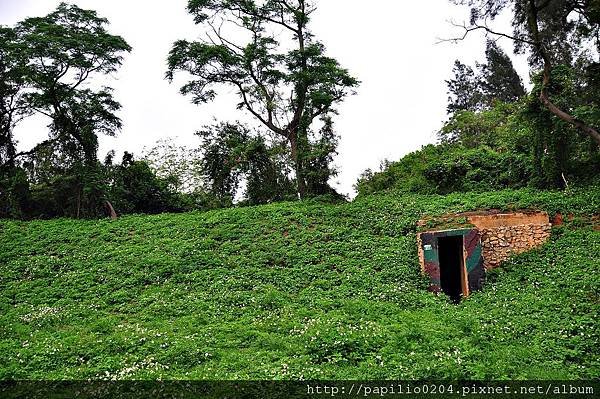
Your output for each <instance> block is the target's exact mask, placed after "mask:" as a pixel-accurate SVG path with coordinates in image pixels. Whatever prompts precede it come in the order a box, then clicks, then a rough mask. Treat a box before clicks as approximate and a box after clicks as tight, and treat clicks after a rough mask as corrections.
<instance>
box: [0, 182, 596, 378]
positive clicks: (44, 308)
mask: <svg viewBox="0 0 600 399" xmlns="http://www.w3.org/2000/svg"><path fill="white" fill-rule="evenodd" d="M521 207H539V208H541V209H545V210H548V211H550V212H555V211H563V212H565V213H574V214H575V216H576V217H575V219H574V220H573V221H572V222H571V223H569V224H568V225H566V226H562V227H560V228H555V229H554V230H553V236H552V240H551V242H549V243H548V244H547V245H545V246H544V247H543V248H541V249H539V250H536V251H533V252H530V253H528V254H524V255H522V256H519V257H517V258H515V259H514V260H512V261H511V262H509V263H507V264H506V265H505V267H504V268H502V269H501V270H498V271H496V272H494V273H492V274H490V275H489V276H488V283H487V285H486V287H485V290H484V291H482V292H478V293H476V294H474V295H472V296H471V297H470V298H468V299H467V300H465V301H464V302H463V303H462V304H460V305H458V306H455V305H451V304H449V303H448V302H447V301H446V299H445V297H443V296H440V297H435V296H434V295H433V294H430V293H428V292H427V291H426V288H427V281H426V280H425V279H424V278H423V277H422V276H420V273H419V267H418V261H417V251H416V244H415V223H416V221H417V220H418V219H419V217H420V216H422V215H424V214H430V215H436V214H442V213H445V212H449V211H464V210H474V209H478V208H521ZM599 211H600V190H599V189H593V190H589V191H587V192H579V193H576V194H564V193H547V192H535V191H505V192H498V193H493V194H461V195H449V196H446V197H441V196H394V195H393V194H388V195H381V196H372V197H367V198H363V199H361V200H358V201H356V202H354V203H351V204H344V205H323V204H319V203H303V204H296V203H287V204H276V205H270V206H263V207H255V208H242V209H229V210H223V211H214V212H208V213H188V214H178V215H160V216H131V217H124V218H121V219H119V220H117V221H108V220H106V221H73V220H54V221H35V222H28V223H22V222H9V221H0V288H1V289H0V379H3V378H23V379H24V378H35V379H38V378H39V379H41V378H44V379H63V378H68V379H82V378H118V379H145V378H157V377H161V378H165V379H168V378H175V379H238V378H239V379H263V378H264V379H272V378H274V379H297V378H336V379H338V378H339V379H352V378H373V379H375V378H390V379H391V378H402V379H413V378H468V379H488V378H518V379H535V378H541V379H570V378H592V377H593V378H598V377H599V376H600V361H599V359H600V357H599V354H600V353H599V349H598V348H600V331H599V326H598V316H599V315H600V293H599V288H600V279H599V277H598V276H599V274H598V271H599V270H598V269H599V260H598V257H599V254H600V231H596V230H595V229H594V227H593V226H590V225H588V224H587V223H586V220H587V217H586V216H587V215H591V214H597V213H598V212H599ZM578 216H581V218H580V217H578Z"/></svg>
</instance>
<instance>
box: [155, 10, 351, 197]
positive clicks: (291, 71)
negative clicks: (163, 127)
mask: <svg viewBox="0 0 600 399" xmlns="http://www.w3.org/2000/svg"><path fill="white" fill-rule="evenodd" d="M188 11H189V12H190V13H191V14H192V15H194V17H195V21H196V23H197V24H200V25H202V26H203V27H204V28H205V29H206V36H207V37H206V39H204V40H201V41H196V42H188V41H185V40H180V41H177V42H176V43H175V44H174V45H173V48H172V50H171V52H170V54H169V59H168V63H169V68H168V72H167V78H168V79H171V80H172V79H173V77H174V74H175V73H176V72H178V71H185V72H188V73H189V74H191V75H192V76H193V80H191V81H190V82H188V83H187V84H185V85H184V86H183V87H182V88H181V92H182V93H183V94H191V95H193V102H194V103H197V104H199V103H204V102H207V101H210V100H212V99H214V98H215V96H216V91H215V90H216V87H217V86H219V85H223V86H229V87H233V88H234V89H235V90H236V92H237V94H238V96H239V98H240V103H239V104H238V108H239V109H245V110H246V111H247V112H249V113H250V114H251V115H252V116H253V117H254V118H256V120H258V121H259V122H260V123H261V124H262V125H264V126H265V127H266V128H268V129H269V130H270V131H271V132H273V133H275V134H277V135H279V136H280V137H282V138H283V139H285V140H287V141H288V143H289V146H290V154H291V157H292V159H293V162H294V165H295V174H296V181H297V191H298V195H299V196H300V197H301V198H304V197H306V196H307V195H310V194H311V193H310V192H309V188H308V184H307V181H306V176H307V169H308V168H309V165H308V164H307V157H308V154H309V153H310V146H311V143H310V141H309V129H310V126H311V124H312V123H313V121H314V120H315V119H316V118H319V117H321V116H325V115H331V114H334V113H335V105H336V104H337V103H339V102H341V101H342V100H343V99H344V98H345V97H346V96H347V95H349V94H351V93H352V92H353V88H355V87H356V86H357V85H358V81H357V80H356V79H355V78H353V77H352V76H351V75H350V74H349V72H348V71H347V70H346V69H344V68H342V67H341V66H340V65H339V63H338V62H337V61H336V60H335V59H333V58H331V57H328V56H326V55H325V46H324V45H323V44H322V43H321V42H319V41H318V40H316V39H315V37H314V36H313V34H312V33H311V32H310V29H309V28H308V24H309V22H310V16H311V14H312V13H313V12H314V11H315V7H314V5H313V4H312V1H310V0H266V1H256V0H190V1H189V2H188ZM241 38H244V40H242V39H241ZM236 39H237V40H236Z"/></svg>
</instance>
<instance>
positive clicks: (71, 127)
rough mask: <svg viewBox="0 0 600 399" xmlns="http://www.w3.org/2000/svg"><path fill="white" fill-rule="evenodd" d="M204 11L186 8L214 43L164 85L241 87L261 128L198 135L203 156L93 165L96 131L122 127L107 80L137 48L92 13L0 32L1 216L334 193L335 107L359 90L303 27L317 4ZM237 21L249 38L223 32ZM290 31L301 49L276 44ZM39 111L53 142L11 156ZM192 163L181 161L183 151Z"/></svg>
mask: <svg viewBox="0 0 600 399" xmlns="http://www.w3.org/2000/svg"><path fill="white" fill-rule="evenodd" d="M217 3H219V2H198V1H195V0H190V1H189V3H188V11H189V12H190V13H191V14H192V15H193V16H194V18H195V20H196V23H197V24H198V25H199V26H200V27H202V28H203V29H204V30H205V33H207V35H208V38H207V39H205V40H203V41H198V42H187V41H177V42H176V43H174V44H173V49H172V50H171V52H170V54H169V55H168V65H167V68H168V70H167V73H166V77H167V79H169V80H172V79H173V77H174V76H175V75H176V74H177V73H179V72H187V75H188V76H189V77H191V80H190V81H189V82H188V83H187V84H185V85H184V86H183V87H182V88H181V93H182V94H184V95H188V94H189V95H191V96H192V101H193V102H194V103H196V104H201V103H204V102H207V101H211V100H212V99H214V98H215V96H216V89H217V87H219V86H229V87H230V88H233V89H234V90H235V91H236V92H237V94H238V96H239V99H240V103H239V104H235V105H236V106H237V109H238V110H241V111H245V112H247V113H248V114H250V115H251V116H252V117H254V118H255V120H256V121H257V122H258V123H259V125H260V126H261V128H260V129H250V128H249V127H247V126H244V125H242V124H240V123H232V122H221V123H216V124H214V125H212V126H206V127H204V128H202V129H201V130H200V131H199V132H198V133H197V135H198V136H199V137H200V139H201V144H199V146H198V148H195V149H191V150H189V149H181V148H177V149H175V150H174V148H173V145H172V144H168V143H166V142H164V141H163V143H162V144H161V145H159V146H157V147H155V148H154V149H152V151H150V153H149V154H144V156H140V154H137V157H135V156H134V155H133V154H130V153H125V154H124V155H123V157H122V159H120V160H118V159H115V154H114V152H111V153H109V154H108V155H107V156H106V158H105V159H103V160H101V159H99V157H98V142H99V138H100V137H101V136H102V135H108V136H114V135H116V134H117V133H118V132H119V130H120V129H121V128H122V122H121V120H120V118H119V117H118V115H117V112H118V111H119V110H120V109H121V105H120V104H119V103H118V102H117V101H116V100H115V98H114V96H113V91H112V89H111V88H110V87H101V86H100V82H101V81H102V79H103V77H104V76H106V75H108V74H110V73H113V72H116V71H117V70H118V68H119V67H120V66H121V64H122V62H123V56H124V55H125V54H126V53H127V52H129V51H131V47H130V46H129V45H128V43H127V42H126V41H125V40H124V39H123V38H122V37H120V36H117V35H113V34H110V33H109V32H108V31H107V26H108V21H107V20H106V19H104V18H101V17H99V16H98V15H97V13H96V12H95V11H92V10H84V9H81V8H79V7H77V6H74V5H69V4H66V3H62V4H60V6H59V7H58V8H57V9H56V11H54V12H52V13H50V14H49V15H47V16H45V17H36V18H27V19H25V20H24V21H22V22H19V23H17V24H16V25H15V26H14V27H8V26H0V218H22V219H30V218H52V217H76V218H94V217H101V216H113V217H114V216H115V215H116V214H123V213H160V212H178V211H187V210H192V209H212V208H217V207H226V206H232V204H234V203H238V204H251V205H253V204H263V203H269V202H273V201H282V200H295V199H305V198H311V197H315V196H327V197H328V198H331V199H333V200H339V199H342V197H341V196H340V195H339V194H337V193H336V192H335V190H333V189H332V188H331V187H330V186H329V180H330V179H331V177H332V176H335V174H336V173H337V171H336V169H335V168H334V167H333V165H332V161H333V157H334V155H335V154H336V149H337V135H336V134H335V131H334V128H333V119H332V117H333V116H334V115H335V113H336V112H335V108H334V106H335V105H336V104H337V103H339V102H341V101H342V100H343V99H344V98H345V97H346V96H347V95H350V94H352V89H353V87H355V86H357V85H358V81H357V80H355V79H354V78H353V77H352V76H350V74H349V73H348V71H346V70H345V69H343V68H342V67H341V66H340V65H339V64H338V63H337V61H336V60H334V59H332V58H330V57H327V56H326V55H325V46H324V45H323V44H322V43H320V42H319V41H318V40H316V38H315V37H314V35H313V34H312V33H311V32H310V30H309V29H308V24H309V22H310V15H311V14H312V12H313V11H314V9H315V7H314V5H313V4H312V2H310V1H304V0H300V1H298V4H296V5H290V4H288V3H287V2H285V1H283V0H272V1H269V2H266V3H265V4H259V3H257V2H254V1H247V0H233V1H228V2H222V4H221V3H219V4H217ZM215 24H219V25H223V24H233V26H236V27H238V28H239V27H242V28H243V29H245V30H247V31H248V32H249V33H251V35H250V36H249V38H247V41H246V42H241V43H235V40H234V39H235V38H232V37H229V38H227V37H223V36H221V33H220V30H219V31H216V30H214V29H212V27H213V26H215ZM280 29H284V30H285V33H287V36H289V38H291V39H293V42H294V43H296V44H295V46H293V48H291V49H290V48H289V44H288V43H286V44H285V45H284V46H282V45H280V42H279V40H280V39H279V38H280V37H282V33H281V32H279V30H280ZM34 115H38V116H39V115H43V116H45V117H47V118H48V120H49V121H50V123H49V125H48V139H46V140H44V141H43V142H41V143H38V144H37V145H36V146H35V147H34V148H33V149H31V150H28V151H22V152H20V151H18V150H17V139H16V138H15V137H14V131H15V128H16V126H17V125H18V124H19V123H20V122H21V121H22V120H24V119H26V118H28V117H31V116H34ZM182 154H185V156H182Z"/></svg>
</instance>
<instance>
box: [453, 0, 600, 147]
mask: <svg viewBox="0 0 600 399" xmlns="http://www.w3.org/2000/svg"><path fill="white" fill-rule="evenodd" d="M453 2H454V3H457V4H462V5H468V6H470V7H471V20H470V23H469V24H468V25H467V24H465V25H464V26H463V28H464V32H465V33H464V35H463V37H461V38H458V39H464V38H465V37H466V35H467V34H468V33H470V32H473V31H475V30H483V31H485V32H486V33H487V34H488V35H491V36H495V37H505V38H509V39H511V40H513V41H514V43H515V50H516V51H517V52H520V53H524V52H527V51H528V52H529V53H530V55H531V57H530V64H531V67H532V68H533V69H535V70H537V69H539V68H541V69H542V72H541V73H542V80H541V82H540V85H539V95H538V98H539V101H540V103H541V104H542V105H543V106H544V107H545V108H546V109H547V110H548V111H549V112H550V113H551V114H552V115H554V116H555V117H557V118H558V119H560V120H561V121H563V122H565V123H567V124H569V125H571V126H573V127H574V128H575V129H577V130H579V131H580V132H582V133H584V134H586V135H588V136H589V137H590V138H591V139H592V140H594V141H595V142H596V143H597V144H600V131H599V130H598V127H597V126H594V123H595V120H594V119H596V118H589V117H588V118H586V117H580V116H578V115H577V112H576V111H575V108H576V107H577V106H578V105H579V104H576V103H571V104H568V105H567V106H564V105H562V106H561V105H559V104H558V103H557V101H556V100H555V99H553V92H552V89H553V82H552V76H553V69H554V68H556V67H557V66H558V65H561V64H563V65H571V66H572V65H573V62H574V61H575V60H576V59H578V58H582V57H583V58H587V59H588V64H589V65H590V66H591V65H595V64H597V63H598V59H597V57H598V52H599V51H600V6H599V5H598V1H597V0H581V1H574V0H453ZM505 9H510V10H511V12H512V16H513V18H512V24H513V28H514V31H513V32H512V33H510V32H500V31H498V30H494V29H493V28H491V27H490V25H489V24H488V23H487V22H488V21H489V20H494V19H495V18H496V17H497V16H498V15H499V14H500V13H501V12H502V11H503V10H505ZM586 48H589V49H592V50H593V51H592V52H591V55H590V52H587V53H585V54H582V51H581V50H582V49H586ZM594 53H595V55H594ZM585 107H586V108H587V112H586V114H587V115H588V116H589V115H590V114H596V115H597V114H598V104H597V103H588V104H585ZM590 108H591V109H592V111H593V112H590Z"/></svg>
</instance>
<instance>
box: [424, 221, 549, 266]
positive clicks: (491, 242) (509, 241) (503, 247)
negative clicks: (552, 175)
mask: <svg viewBox="0 0 600 399" xmlns="http://www.w3.org/2000/svg"><path fill="white" fill-rule="evenodd" d="M457 220H462V222H461V223H458V224H457V223H456V221H457ZM427 222H428V220H422V221H420V222H419V226H421V227H422V226H426V225H427ZM436 222H437V223H439V225H440V228H438V229H437V230H436V229H433V230H429V231H427V232H422V233H420V234H418V235H417V242H418V246H419V260H420V262H421V267H422V268H423V271H424V272H425V273H426V270H425V266H426V265H425V263H426V262H425V258H424V253H423V248H422V247H423V243H422V240H421V236H422V235H423V234H439V233H440V232H443V231H452V230H455V231H457V230H458V229H465V228H467V229H468V228H475V229H477V230H478V231H479V234H480V238H481V247H482V255H483V266H484V268H485V269H486V270H488V269H493V268H495V267H498V266H499V265H500V264H501V263H502V262H503V261H505V260H506V259H508V258H509V257H510V256H511V255H515V254H519V253H522V252H525V251H528V250H531V249H534V248H536V247H539V246H540V245H542V244H543V243H544V242H546V240H547V239H548V238H549V237H550V231H551V227H552V225H551V224H550V218H549V216H548V214H547V213H546V212H539V211H517V212H510V213H504V212H501V211H483V212H469V213H462V214H455V215H447V216H444V217H441V218H438V219H436ZM437 223H436V225H437ZM441 226H445V227H443V228H442V227H441ZM449 226H451V227H449Z"/></svg>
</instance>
